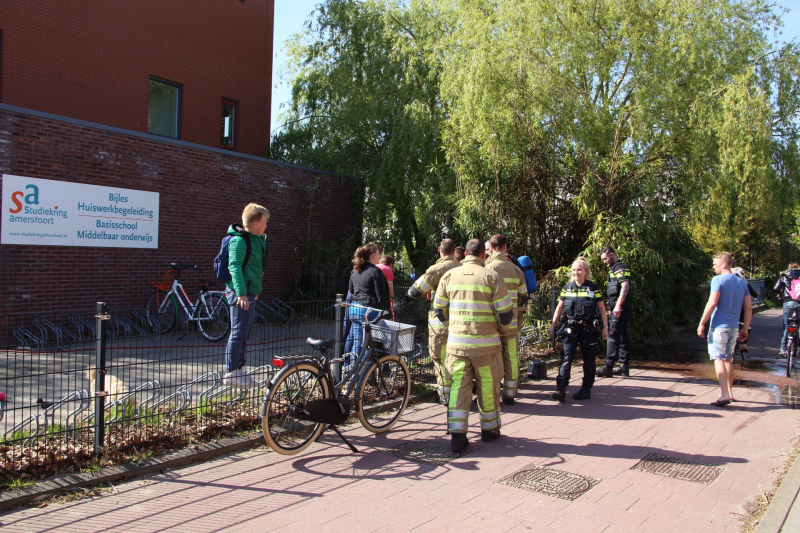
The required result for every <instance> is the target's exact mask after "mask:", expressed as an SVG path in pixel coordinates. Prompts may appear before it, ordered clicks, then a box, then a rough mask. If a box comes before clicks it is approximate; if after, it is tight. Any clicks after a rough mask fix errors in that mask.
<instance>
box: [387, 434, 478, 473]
mask: <svg viewBox="0 0 800 533" xmlns="http://www.w3.org/2000/svg"><path fill="white" fill-rule="evenodd" d="M382 451H383V453H387V454H389V455H391V456H394V457H397V458H399V459H406V460H408V461H414V462H415V463H422V464H426V465H433V466H440V465H446V464H447V463H449V462H450V461H453V460H455V459H458V458H459V457H464V456H465V455H468V454H470V453H472V450H471V449H469V448H467V450H466V451H464V452H462V453H454V452H453V451H452V450H451V449H450V445H449V444H442V443H441V442H430V441H425V440H422V439H416V440H412V441H410V442H404V443H403V444H398V445H397V446H395V447H394V448H387V449H385V450H382Z"/></svg>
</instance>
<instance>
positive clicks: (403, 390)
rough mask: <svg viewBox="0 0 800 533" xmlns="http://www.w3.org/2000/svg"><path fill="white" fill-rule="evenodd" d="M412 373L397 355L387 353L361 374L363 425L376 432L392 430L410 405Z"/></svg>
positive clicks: (360, 416) (359, 391) (359, 398)
mask: <svg viewBox="0 0 800 533" xmlns="http://www.w3.org/2000/svg"><path fill="white" fill-rule="evenodd" d="M410 395H411V376H410V374H409V373H408V367H407V366H406V364H405V362H404V361H403V360H402V359H401V358H400V356H398V355H393V354H392V355H384V356H382V357H381V358H380V359H378V361H377V362H376V361H373V362H372V363H371V364H370V365H369V366H368V367H367V371H366V372H365V373H364V374H362V376H361V381H360V382H359V384H358V388H357V389H356V398H357V400H356V409H357V411H358V419H359V420H360V421H361V424H362V425H363V426H364V427H365V428H366V429H368V430H369V431H371V432H373V433H383V432H384V431H389V430H390V429H391V428H392V426H394V425H395V424H396V423H397V421H398V420H399V418H400V415H402V414H403V411H405V409H406V406H407V405H408V399H409V396H410Z"/></svg>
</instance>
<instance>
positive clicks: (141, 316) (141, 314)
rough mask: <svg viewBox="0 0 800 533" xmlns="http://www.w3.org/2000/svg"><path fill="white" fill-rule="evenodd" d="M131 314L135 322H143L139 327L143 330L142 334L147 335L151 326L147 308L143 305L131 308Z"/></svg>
mask: <svg viewBox="0 0 800 533" xmlns="http://www.w3.org/2000/svg"><path fill="white" fill-rule="evenodd" d="M131 316H132V317H133V322H134V323H136V321H137V320H138V321H139V323H141V326H140V327H139V328H138V329H139V331H141V332H142V335H147V328H149V327H150V322H149V321H148V320H147V313H146V312H145V310H144V309H143V308H141V307H134V308H133V309H131Z"/></svg>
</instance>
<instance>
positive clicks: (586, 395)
mask: <svg viewBox="0 0 800 533" xmlns="http://www.w3.org/2000/svg"><path fill="white" fill-rule="evenodd" d="M572 397H573V398H575V399H576V400H590V399H591V398H592V389H580V390H579V391H578V392H576V393H575V394H573V395H572Z"/></svg>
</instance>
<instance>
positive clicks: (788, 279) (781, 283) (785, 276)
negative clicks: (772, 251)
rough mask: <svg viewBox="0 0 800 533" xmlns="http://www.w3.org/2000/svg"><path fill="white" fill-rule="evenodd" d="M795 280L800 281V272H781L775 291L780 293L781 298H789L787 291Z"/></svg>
mask: <svg viewBox="0 0 800 533" xmlns="http://www.w3.org/2000/svg"><path fill="white" fill-rule="evenodd" d="M793 279H800V270H787V271H786V272H781V277H780V278H778V283H776V284H775V287H774V290H775V291H776V292H778V294H779V295H780V297H781V298H786V297H787V294H786V291H787V290H788V289H789V287H791V286H792V280H793Z"/></svg>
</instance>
